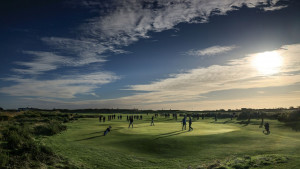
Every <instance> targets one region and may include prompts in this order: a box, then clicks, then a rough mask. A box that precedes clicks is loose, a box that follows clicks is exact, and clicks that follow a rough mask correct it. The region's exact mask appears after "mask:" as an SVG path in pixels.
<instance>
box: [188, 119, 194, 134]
mask: <svg viewBox="0 0 300 169" xmlns="http://www.w3.org/2000/svg"><path fill="white" fill-rule="evenodd" d="M191 130H194V129H193V128H192V118H191V117H190V119H189V131H191Z"/></svg>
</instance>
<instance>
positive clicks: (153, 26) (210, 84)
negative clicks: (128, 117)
mask: <svg viewBox="0 0 300 169" xmlns="http://www.w3.org/2000/svg"><path fill="white" fill-rule="evenodd" d="M277 2H278V0H273V1H272V0H271V1H270V0H239V1H236V0H222V1H219V0H199V1H194V0H186V1H182V0H175V1H171V0H166V1H151V0H147V1H138V0H136V1H135V0H134V1H132V0H124V1H120V0H112V1H109V2H99V1H78V3H80V4H81V5H82V6H84V7H88V8H90V9H91V10H93V11H94V14H95V17H93V18H88V19H86V20H85V21H84V23H82V24H81V25H79V26H78V28H77V29H76V30H75V32H76V36H74V37H76V38H68V37H42V38H41V41H42V42H43V43H45V44H47V45H48V46H49V47H51V48H50V49H51V50H49V51H25V54H27V55H31V56H33V59H32V60H30V61H19V62H16V65H17V66H19V67H18V68H14V69H12V70H13V71H14V72H16V73H18V74H19V76H17V78H16V77H15V76H12V77H10V78H6V79H3V80H6V81H11V82H14V83H16V84H14V85H12V86H9V87H3V88H1V89H0V92H2V93H6V94H9V95H12V96H34V97H46V98H65V99H68V98H74V97H76V95H78V94H86V93H91V92H93V91H94V90H95V89H96V88H99V87H100V86H101V85H104V84H107V83H111V82H114V81H115V80H118V79H119V77H118V76H117V75H115V74H113V73H111V72H99V71H98V72H94V73H91V74H87V73H82V72H81V70H77V71H76V75H62V76H63V78H56V79H53V80H43V79H38V77H37V76H36V75H41V74H46V73H49V71H54V70H57V69H60V68H65V67H79V66H88V65H90V64H92V63H104V62H105V61H106V58H107V56H108V54H120V53H126V51H124V50H122V48H123V47H125V46H128V45H131V44H133V43H135V42H137V41H138V40H139V39H141V38H150V37H149V35H148V34H149V32H162V31H164V30H168V29H174V27H175V26H176V25H177V24H179V23H205V22H208V21H209V18H210V17H211V16H212V15H226V14H227V13H228V12H229V11H233V10H238V8H241V7H242V6H247V7H249V8H254V7H259V8H262V9H265V10H277V9H279V8H283V7H285V6H278V5H276V4H277ZM234 48H235V47H234V46H227V47H226V46H214V47H211V48H208V49H204V50H200V51H194V54H198V55H214V54H220V53H224V52H228V51H230V50H232V49H234ZM53 51H55V52H53ZM192 53H193V52H192ZM236 62H242V63H241V64H235V65H234V66H233V65H228V66H219V65H214V66H210V67H208V68H198V69H192V70H190V71H187V72H185V73H182V74H176V75H172V76H171V77H170V78H167V79H162V80H158V81H156V82H153V83H151V84H148V85H133V86H130V90H134V91H149V92H150V93H147V94H141V95H134V96H128V97H124V98H122V99H119V101H120V100H122V101H124V100H126V102H127V103H130V101H131V102H133V103H134V102H136V103H137V102H138V101H142V102H144V103H146V104H148V103H155V102H164V101H178V100H186V99H194V98H198V97H200V96H199V95H200V94H203V93H205V92H209V91H215V90H225V89H228V88H232V84H234V83H236V85H239V86H242V87H244V88H246V87H249V84H252V85H256V83H254V81H251V80H250V79H251V78H252V77H254V76H255V74H252V73H250V74H249V72H251V71H252V68H251V67H249V65H247V64H245V63H243V62H244V60H237V61H236ZM20 67H21V68H20ZM63 74H66V72H63ZM27 75H32V77H31V78H28V77H27ZM33 76H34V77H33ZM285 78H287V76H285ZM241 80H247V81H248V83H247V85H246V84H244V85H243V83H241V82H238V81H241ZM264 82H265V81H264ZM178 96H180V99H179V98H178Z"/></svg>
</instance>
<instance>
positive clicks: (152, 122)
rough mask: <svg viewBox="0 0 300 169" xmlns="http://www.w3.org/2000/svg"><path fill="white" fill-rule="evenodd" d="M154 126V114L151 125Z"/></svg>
mask: <svg viewBox="0 0 300 169" xmlns="http://www.w3.org/2000/svg"><path fill="white" fill-rule="evenodd" d="M152 125H153V126H154V116H152V119H151V126H152Z"/></svg>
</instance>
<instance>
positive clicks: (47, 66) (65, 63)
mask: <svg viewBox="0 0 300 169" xmlns="http://www.w3.org/2000/svg"><path fill="white" fill-rule="evenodd" d="M23 53H25V54H27V55H30V56H33V57H34V59H33V60H31V61H28V62H16V64H17V65H20V66H23V67H25V68H14V69H12V70H13V71H15V72H18V73H21V74H31V75H36V74H42V73H45V72H47V71H51V70H56V69H58V68H60V67H78V66H84V65H88V64H90V63H96V62H98V63H100V62H105V60H104V58H101V57H100V58H97V57H89V58H74V57H73V58H72V57H70V56H61V55H57V54H55V53H52V52H43V51H24V52H23Z"/></svg>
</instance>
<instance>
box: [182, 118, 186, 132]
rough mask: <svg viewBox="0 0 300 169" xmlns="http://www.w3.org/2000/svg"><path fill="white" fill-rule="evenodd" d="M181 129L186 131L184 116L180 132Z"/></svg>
mask: <svg viewBox="0 0 300 169" xmlns="http://www.w3.org/2000/svg"><path fill="white" fill-rule="evenodd" d="M183 127H184V130H186V116H184V117H183V119H182V130H183Z"/></svg>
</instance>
